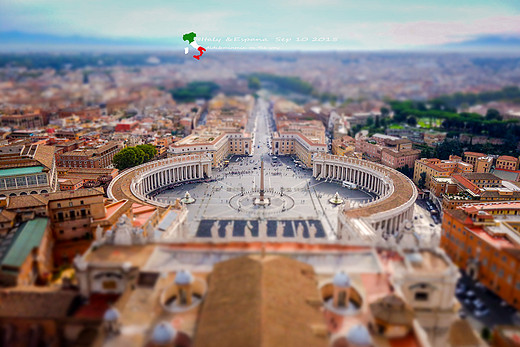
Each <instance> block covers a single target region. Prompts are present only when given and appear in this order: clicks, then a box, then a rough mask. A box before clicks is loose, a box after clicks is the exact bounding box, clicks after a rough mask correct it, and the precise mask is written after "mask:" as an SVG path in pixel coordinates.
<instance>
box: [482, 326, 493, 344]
mask: <svg viewBox="0 0 520 347" xmlns="http://www.w3.org/2000/svg"><path fill="white" fill-rule="evenodd" d="M480 336H481V337H482V339H483V340H484V341H489V340H490V339H491V331H490V330H489V328H488V327H484V328H482V330H481V331H480Z"/></svg>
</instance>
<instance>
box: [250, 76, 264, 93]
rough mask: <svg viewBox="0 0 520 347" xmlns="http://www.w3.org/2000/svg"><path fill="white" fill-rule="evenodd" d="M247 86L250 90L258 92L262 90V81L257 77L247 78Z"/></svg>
mask: <svg viewBox="0 0 520 347" xmlns="http://www.w3.org/2000/svg"><path fill="white" fill-rule="evenodd" d="M247 86H248V87H249V89H251V90H253V91H257V90H258V89H260V86H261V85H260V80H259V79H258V77H255V76H249V77H248V78H247Z"/></svg>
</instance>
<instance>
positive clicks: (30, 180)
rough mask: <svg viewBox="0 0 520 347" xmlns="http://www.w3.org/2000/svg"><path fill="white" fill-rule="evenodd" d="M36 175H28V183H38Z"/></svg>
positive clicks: (31, 184) (32, 184)
mask: <svg viewBox="0 0 520 347" xmlns="http://www.w3.org/2000/svg"><path fill="white" fill-rule="evenodd" d="M36 183H37V182H36V176H28V177H27V184H28V185H30V186H34V185H36Z"/></svg>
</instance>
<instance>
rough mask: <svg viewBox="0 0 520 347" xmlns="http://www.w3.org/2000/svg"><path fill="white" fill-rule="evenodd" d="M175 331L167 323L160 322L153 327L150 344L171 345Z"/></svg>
mask: <svg viewBox="0 0 520 347" xmlns="http://www.w3.org/2000/svg"><path fill="white" fill-rule="evenodd" d="M176 335H177V331H175V329H174V328H173V327H172V325H171V324H170V323H168V322H161V323H159V324H157V325H156V326H155V328H154V329H153V332H152V342H153V343H156V344H168V343H172V342H173V340H174V339H175V336H176Z"/></svg>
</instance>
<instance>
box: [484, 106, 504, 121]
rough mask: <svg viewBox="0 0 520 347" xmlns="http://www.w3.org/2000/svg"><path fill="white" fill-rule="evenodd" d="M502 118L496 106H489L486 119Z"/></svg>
mask: <svg viewBox="0 0 520 347" xmlns="http://www.w3.org/2000/svg"><path fill="white" fill-rule="evenodd" d="M494 119H496V120H502V116H501V115H500V112H498V110H496V109H494V108H488V110H487V112H486V120H494Z"/></svg>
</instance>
